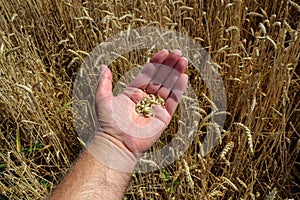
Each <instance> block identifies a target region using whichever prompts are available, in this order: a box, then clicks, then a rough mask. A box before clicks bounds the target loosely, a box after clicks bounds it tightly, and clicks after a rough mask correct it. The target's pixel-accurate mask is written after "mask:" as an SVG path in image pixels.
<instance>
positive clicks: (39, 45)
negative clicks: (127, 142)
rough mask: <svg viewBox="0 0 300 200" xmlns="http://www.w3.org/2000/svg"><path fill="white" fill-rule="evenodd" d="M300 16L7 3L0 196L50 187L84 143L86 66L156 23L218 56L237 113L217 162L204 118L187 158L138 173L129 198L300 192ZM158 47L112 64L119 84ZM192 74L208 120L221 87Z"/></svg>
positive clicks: (168, 2)
mask: <svg viewBox="0 0 300 200" xmlns="http://www.w3.org/2000/svg"><path fill="white" fill-rule="evenodd" d="M299 12H300V10H299V4H297V3H296V1H291V0H288V1H278V0H273V1H269V0H266V1H265V0H260V1H259V0H254V1H242V0H218V1H213V0H205V1H203V0H199V1H185V0H183V1H181V0H179V1H173V0H162V1H157V0H155V1H149V2H143V1H127V0H118V1H99V2H96V1H94V0H91V1H79V0H74V1H71V0H64V1H63V0H55V1H50V0H42V1H34V0H24V1H18V0H4V1H1V2H0V13H1V14H0V144H1V150H0V199H7V198H8V199H43V198H45V197H46V196H47V195H49V193H50V192H51V191H52V190H53V188H54V187H55V185H56V184H57V183H58V182H59V180H60V179H61V177H62V176H63V175H65V174H66V173H67V171H68V170H69V169H70V167H71V164H72V162H73V161H74V160H75V159H76V157H77V155H78V154H79V152H80V150H81V148H82V146H81V145H80V142H79V140H78V139H77V135H76V133H75V130H74V126H73V121H72V113H71V111H70V109H69V107H70V104H71V103H70V101H71V95H72V83H73V81H74V78H75V75H76V70H77V69H78V68H79V67H80V64H81V62H82V60H83V59H84V57H85V56H86V55H87V53H88V52H90V51H91V50H92V49H93V48H94V47H95V46H96V45H98V44H99V43H101V42H102V41H104V40H105V39H106V38H108V37H110V36H112V35H114V34H115V33H118V32H120V31H121V30H126V29H128V28H136V27H143V26H146V25H148V26H156V27H163V28H169V29H172V30H177V31H180V32H184V33H186V34H187V35H189V36H190V37H193V38H194V39H195V40H197V41H198V42H199V43H201V45H202V46H203V47H205V48H206V49H207V51H208V52H210V54H211V55H212V57H213V59H214V61H215V62H216V63H218V65H219V66H220V72H221V74H222V77H223V79H224V82H225V85H226V92H227V98H228V103H227V107H228V109H227V111H228V112H229V113H230V115H227V119H226V123H225V127H224V130H221V133H222V137H221V141H220V143H219V144H218V145H217V146H216V147H215V148H214V149H213V151H212V152H210V153H209V154H208V155H207V156H206V157H205V158H202V157H201V156H199V155H200V154H199V153H200V148H201V145H200V141H202V138H203V135H204V134H205V132H206V130H207V129H206V127H207V126H208V124H207V123H206V124H205V123H202V124H201V122H200V126H199V130H198V131H197V133H196V138H195V140H194V141H193V144H192V145H191V146H190V148H189V149H188V151H186V152H185V154H184V155H183V156H182V157H181V159H180V160H178V161H176V162H175V163H173V164H172V165H170V166H168V167H167V168H165V169H162V170H160V171H158V172H153V173H144V174H134V175H133V178H132V181H131V183H130V186H129V188H128V189H127V191H126V196H125V198H124V199H263V198H266V199H285V198H294V199H299V196H300V193H299V191H300V185H299V178H300V172H299V168H300V166H299V158H298V155H299V149H300V140H299V134H300V123H299V112H300V105H299V104H300V103H299V102H300V94H299V89H300V67H299V63H298V61H299V55H300V53H299V49H300V35H299V30H300V25H299V14H300V13H299ZM153 53H154V50H153V51H152V52H148V53H147V54H145V52H142V51H141V52H132V53H131V54H129V55H124V57H125V58H126V59H127V63H126V65H125V66H124V67H123V68H120V67H117V65H122V64H124V61H122V59H119V60H117V61H116V62H115V63H114V64H112V65H111V66H110V68H111V69H112V70H113V72H114V80H115V81H116V80H117V79H118V78H119V77H120V75H122V74H124V73H125V72H126V71H127V70H129V69H131V68H132V67H133V66H134V64H138V63H144V62H145V61H146V58H147V57H149V56H151V54H153ZM188 73H189V75H190V77H191V80H190V83H191V84H192V86H193V88H194V90H195V91H196V92H197V95H198V97H199V100H200V101H199V104H200V107H201V109H199V113H198V114H199V115H200V116H201V117H202V118H203V119H204V118H205V117H207V116H208V115H209V114H210V111H211V107H212V105H211V103H210V101H209V92H208V90H207V88H206V87H205V85H204V83H203V81H202V80H201V79H200V78H199V75H198V74H197V73H196V72H195V71H194V70H193V69H192V68H190V69H189V70H188ZM201 94H206V95H201ZM177 114H178V113H177ZM178 123H180V122H179V121H178V115H176V116H175V117H174V120H173V121H172V123H171V124H170V126H169V127H168V129H167V130H166V132H165V133H164V135H163V137H162V138H161V140H160V142H158V144H157V145H156V146H154V147H153V148H158V146H159V144H164V143H165V142H167V141H169V140H170V138H172V136H173V135H174V133H175V132H176V130H177V125H178ZM230 144H231V145H230ZM233 144H234V145H233ZM228 145H229V146H228ZM225 151H226V152H225ZM220 157H221V158H222V159H220ZM297 159H298V160H297ZM5 197H7V198H5Z"/></svg>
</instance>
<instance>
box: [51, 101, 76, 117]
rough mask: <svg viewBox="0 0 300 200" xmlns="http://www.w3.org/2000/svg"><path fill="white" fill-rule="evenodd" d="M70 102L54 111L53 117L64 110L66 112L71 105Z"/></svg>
mask: <svg viewBox="0 0 300 200" xmlns="http://www.w3.org/2000/svg"><path fill="white" fill-rule="evenodd" d="M72 103H73V102H72V101H70V102H68V103H66V104H65V105H64V106H63V107H61V108H60V109H59V110H58V111H56V113H55V115H58V114H60V113H62V112H64V111H65V110H67V109H68V108H69V107H70V106H71V105H72Z"/></svg>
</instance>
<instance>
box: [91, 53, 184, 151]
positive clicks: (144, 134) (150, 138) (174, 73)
mask: <svg viewBox="0 0 300 200" xmlns="http://www.w3.org/2000/svg"><path fill="white" fill-rule="evenodd" d="M187 64H188V61H187V59H186V58H184V57H182V55H181V52H180V51H178V50H173V51H171V52H170V53H169V52H168V51H167V50H161V51H159V52H158V53H157V54H155V55H154V56H153V57H152V59H151V60H150V63H148V64H146V65H145V66H144V68H143V70H141V71H140V73H139V74H138V75H137V76H136V78H135V79H134V80H133V81H132V82H131V83H130V84H129V86H128V87H127V88H126V90H125V91H124V92H123V93H121V94H119V95H118V96H113V94H112V74H111V71H110V70H109V69H108V68H107V66H105V65H102V66H101V75H100V78H99V84H98V88H97V91H96V97H95V103H96V114H97V119H98V122H99V127H100V128H99V131H98V133H97V134H98V136H100V137H106V138H112V140H113V141H119V142H121V143H123V144H124V145H125V146H126V147H127V148H128V149H129V151H131V152H132V153H134V154H135V155H139V154H140V153H143V152H145V151H147V150H148V149H149V148H150V147H151V146H152V145H153V144H154V143H155V141H156V140H157V139H158V138H159V137H160V135H161V134H162V132H163V130H164V129H165V128H166V127H167V125H168V124H169V122H170V120H171V118H172V115H173V113H174V111H175V109H176V107H177V105H178V101H179V99H180V97H181V95H182V94H183V92H184V90H185V88H186V85H187V81H188V78H187V75H185V74H184V70H185V69H186V67H187ZM148 94H155V95H159V96H160V97H162V98H163V99H164V100H165V104H166V105H165V108H163V107H162V106H160V105H156V106H154V107H153V112H154V116H153V117H144V116H140V115H139V114H138V113H137V112H136V111H135V107H136V103H137V102H139V101H141V99H143V98H144V97H145V96H148Z"/></svg>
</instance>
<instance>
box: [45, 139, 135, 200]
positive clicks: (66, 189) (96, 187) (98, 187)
mask: <svg viewBox="0 0 300 200" xmlns="http://www.w3.org/2000/svg"><path fill="white" fill-rule="evenodd" d="M102 141H103V140H101V142H102ZM101 142H100V143H101ZM93 145H95V147H103V146H99V142H98V143H93V144H92V145H91V146H90V147H89V148H93ZM114 148H115V147H114ZM102 149H103V148H102ZM90 151H91V149H89V150H85V151H84V152H83V153H82V154H81V156H80V157H79V159H78V160H77V162H76V164H75V166H74V167H73V169H72V170H71V171H70V173H69V174H68V175H67V176H66V177H65V178H64V180H63V181H62V182H61V183H60V185H59V186H58V188H57V189H56V190H55V191H54V193H53V195H52V196H51V197H50V199H49V200H57V199H60V200H64V199H68V200H69V199H71V200H75V199H80V200H82V199H122V197H123V195H124V191H125V189H126V187H127V185H128V183H129V181H130V177H131V174H132V173H130V172H123V171H119V170H116V169H113V168H111V167H108V165H107V163H104V164H103V162H100V161H99V160H97V159H96V158H95V157H94V156H93V155H92V154H91V153H90ZM107 151H109V150H108V149H107V150H106V152H107ZM93 154H94V153H93ZM101 154H104V153H103V152H100V155H99V156H101ZM106 155H109V152H107V154H106ZM106 155H103V156H104V157H105V156H106ZM110 156H111V157H114V155H112V154H110ZM119 164H120V165H123V164H125V163H119ZM134 164H135V163H134V162H130V165H132V169H133V168H134Z"/></svg>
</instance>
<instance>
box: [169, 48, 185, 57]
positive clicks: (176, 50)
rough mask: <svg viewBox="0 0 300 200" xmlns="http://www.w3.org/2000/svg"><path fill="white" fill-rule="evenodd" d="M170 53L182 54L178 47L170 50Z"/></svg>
mask: <svg viewBox="0 0 300 200" xmlns="http://www.w3.org/2000/svg"><path fill="white" fill-rule="evenodd" d="M171 53H173V54H177V55H179V56H182V52H181V51H180V50H179V49H174V50H172V51H171Z"/></svg>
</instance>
